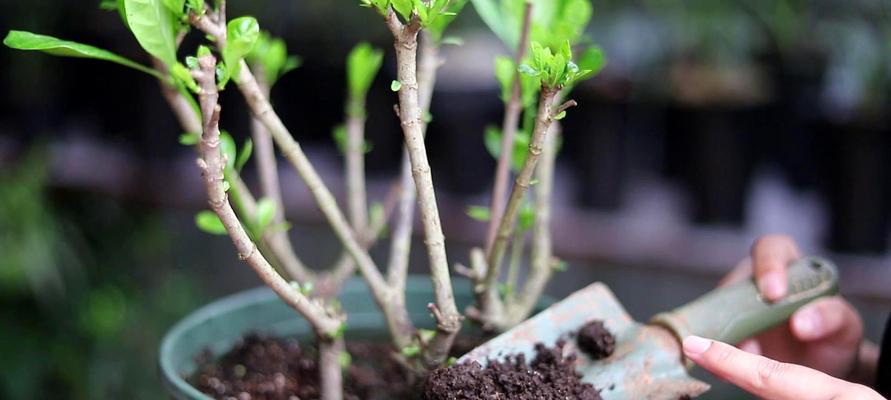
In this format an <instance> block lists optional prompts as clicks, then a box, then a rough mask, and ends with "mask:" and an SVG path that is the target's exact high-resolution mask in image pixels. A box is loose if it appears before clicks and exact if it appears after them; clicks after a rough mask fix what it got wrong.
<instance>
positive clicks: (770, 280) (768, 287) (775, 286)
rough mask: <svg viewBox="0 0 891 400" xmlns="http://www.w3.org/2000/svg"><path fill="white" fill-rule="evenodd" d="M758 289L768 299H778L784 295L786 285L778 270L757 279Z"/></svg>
mask: <svg viewBox="0 0 891 400" xmlns="http://www.w3.org/2000/svg"><path fill="white" fill-rule="evenodd" d="M758 290H759V291H761V294H762V295H763V296H764V297H766V298H767V299H769V300H779V299H781V298H783V296H785V295H786V285H785V284H783V276H782V275H781V274H780V273H779V272H769V273H767V274H765V275H764V276H763V277H761V279H759V280H758Z"/></svg>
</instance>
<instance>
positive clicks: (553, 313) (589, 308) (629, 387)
mask: <svg viewBox="0 0 891 400" xmlns="http://www.w3.org/2000/svg"><path fill="white" fill-rule="evenodd" d="M592 320H601V321H603V323H604V325H605V326H606V328H607V329H608V330H609V331H610V332H612V333H613V335H615V337H616V351H615V352H614V353H613V355H612V356H610V357H608V358H606V359H602V360H597V361H594V360H592V359H590V358H589V357H588V356H587V355H586V354H584V353H582V352H579V351H577V347H576V343H575V340H573V339H572V338H573V337H574V335H575V332H576V331H578V329H579V328H581V327H582V325H584V324H586V323H588V322H590V321H592ZM561 339H563V340H567V339H568V340H567V342H566V346H565V347H564V351H565V352H566V353H570V352H574V353H576V354H577V355H578V361H577V365H576V369H577V370H578V371H579V373H581V374H582V375H583V379H584V381H586V382H590V383H591V384H593V385H594V387H595V388H597V389H598V390H600V391H601V396H602V397H603V398H604V399H605V400H619V399H623V400H630V399H649V400H676V399H677V398H679V397H681V396H683V395H689V396H691V397H695V396H697V395H699V394H701V393H703V392H705V391H706V390H708V385H707V384H705V383H703V382H700V381H698V380H695V379H693V378H691V377H690V376H689V374H688V373H687V370H686V368H684V365H683V363H682V360H681V355H680V347H679V344H678V342H677V340H676V339H675V338H674V336H672V335H671V334H670V333H669V332H668V331H666V330H664V329H662V328H659V327H650V326H644V325H641V324H639V323H637V322H635V321H634V320H632V319H631V316H630V315H628V313H627V312H626V311H625V309H624V308H623V307H622V305H621V304H619V301H618V300H617V299H616V297H615V296H614V295H613V293H612V292H611V291H610V290H609V288H607V287H606V285H604V284H602V283H594V284H591V285H589V286H588V287H586V288H584V289H581V290H579V291H577V292H575V293H573V294H572V295H570V296H569V297H567V298H566V299H564V300H563V301H560V302H559V303H556V304H554V305H552V306H551V307H549V308H548V309H546V310H544V311H542V312H541V313H539V314H538V315H536V316H534V317H532V318H530V319H528V320H526V321H525V322H523V323H521V324H519V325H517V326H516V327H514V328H513V329H511V330H509V331H507V332H505V333H503V334H501V335H499V336H497V337H495V338H494V339H492V340H490V341H488V342H486V343H485V344H483V345H481V346H479V347H477V348H476V349H474V350H472V351H471V352H469V353H467V354H466V355H464V356H463V357H461V359H459V360H458V362H465V361H472V360H473V361H478V362H480V363H481V364H485V363H486V362H487V361H488V360H490V359H501V358H503V357H504V356H507V355H513V354H519V353H522V354H525V355H526V359H527V360H528V359H532V358H534V356H535V351H534V346H535V344H536V343H543V344H545V345H547V346H553V345H554V344H556V342H557V341H558V340H561Z"/></svg>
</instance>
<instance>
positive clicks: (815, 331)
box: [792, 309, 823, 339]
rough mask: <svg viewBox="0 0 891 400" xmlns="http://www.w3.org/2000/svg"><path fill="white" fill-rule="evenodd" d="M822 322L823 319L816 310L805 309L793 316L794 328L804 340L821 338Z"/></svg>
mask: <svg viewBox="0 0 891 400" xmlns="http://www.w3.org/2000/svg"><path fill="white" fill-rule="evenodd" d="M822 320H823V318H822V317H821V316H820V313H819V312H816V310H809V309H803V310H800V311H798V312H797V313H795V315H794V316H793V318H792V328H794V329H795V332H796V333H798V336H800V337H801V338H802V339H809V338H815V337H818V336H820V330H821V329H822V327H821V325H822V324H823V321H822Z"/></svg>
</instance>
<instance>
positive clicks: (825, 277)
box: [653, 257, 838, 343]
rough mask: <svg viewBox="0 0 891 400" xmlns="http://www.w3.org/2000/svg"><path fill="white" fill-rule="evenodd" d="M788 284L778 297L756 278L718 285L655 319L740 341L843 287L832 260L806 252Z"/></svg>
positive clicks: (678, 331)
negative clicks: (766, 295) (766, 294)
mask: <svg viewBox="0 0 891 400" xmlns="http://www.w3.org/2000/svg"><path fill="white" fill-rule="evenodd" d="M788 277H789V278H788V280H789V290H788V292H787V295H786V297H784V298H783V299H782V300H780V301H777V302H772V303H771V302H768V301H766V300H764V299H762V297H761V294H760V293H759V292H758V288H757V287H756V286H755V282H754V279H747V280H745V281H743V282H740V283H737V284H734V285H731V286H727V287H722V288H718V289H715V290H713V291H711V292H709V293H708V294H706V295H704V296H702V297H700V298H699V299H697V300H695V301H693V302H692V303H688V304H687V305H684V306H682V307H680V308H678V309H675V310H674V311H670V312H667V313H662V314H658V315H656V316H655V317H653V323H655V324H658V325H662V326H665V327H667V328H669V329H670V330H672V331H673V332H674V334H675V335H677V336H678V337H679V338H681V339H683V338H684V337H686V336H688V335H697V336H702V337H706V338H709V339H715V340H720V341H722V342H727V343H739V342H740V341H742V340H744V339H748V338H750V337H752V336H754V335H757V334H759V333H761V332H763V331H765V330H767V329H769V328H771V327H773V326H775V325H777V324H779V323H781V322H783V321H785V320H787V319H788V318H789V317H790V316H791V315H792V313H794V312H795V311H796V310H798V309H799V308H800V307H801V306H803V305H805V304H807V303H809V302H810V301H812V300H814V299H817V298H819V297H823V296H830V295H833V294H835V293H837V292H838V271H837V270H836V268H835V266H834V265H833V264H832V263H831V262H830V261H828V260H825V259H822V258H817V257H805V258H802V259H800V260H798V261H795V262H794V263H792V265H790V266H789V269H788Z"/></svg>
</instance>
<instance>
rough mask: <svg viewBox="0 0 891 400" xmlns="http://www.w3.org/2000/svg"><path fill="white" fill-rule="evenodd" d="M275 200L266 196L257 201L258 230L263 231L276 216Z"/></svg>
mask: <svg viewBox="0 0 891 400" xmlns="http://www.w3.org/2000/svg"><path fill="white" fill-rule="evenodd" d="M275 208H276V204H275V200H272V199H270V198H268V197H264V198H262V199H260V201H258V202H257V230H258V231H260V232H263V231H264V230H265V229H266V227H268V226H269V224H270V223H271V222H272V220H273V219H274V218H275Z"/></svg>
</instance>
